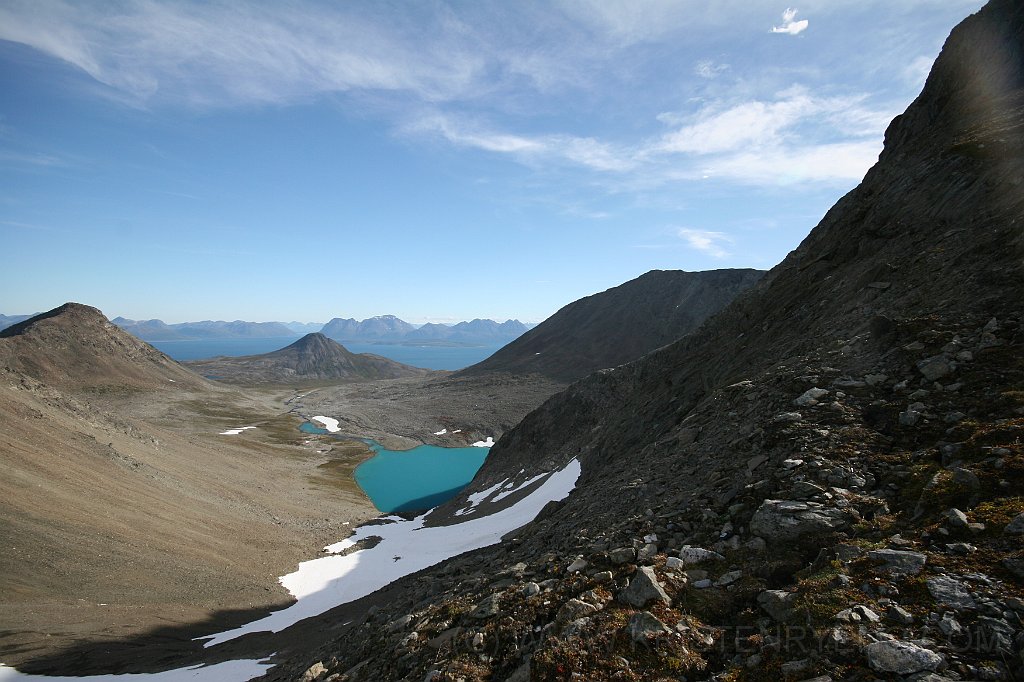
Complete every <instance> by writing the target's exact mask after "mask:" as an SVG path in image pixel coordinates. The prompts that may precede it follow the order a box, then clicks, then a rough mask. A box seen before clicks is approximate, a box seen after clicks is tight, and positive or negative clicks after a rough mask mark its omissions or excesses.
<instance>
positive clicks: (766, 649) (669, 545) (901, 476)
mask: <svg viewBox="0 0 1024 682" xmlns="http://www.w3.org/2000/svg"><path fill="white" fill-rule="evenodd" d="M965 322H966V321H965ZM900 327H901V328H900V330H899V331H898V338H899V339H900V341H901V343H900V344H899V345H898V346H895V347H893V348H892V349H891V351H892V352H890V353H884V354H882V358H881V359H880V360H879V362H878V364H877V365H875V366H871V367H867V368H865V369H864V370H863V372H862V373H858V374H851V373H846V372H843V371H841V370H840V369H837V367H836V366H839V367H841V366H842V365H843V364H844V362H843V357H844V356H845V355H847V354H851V355H852V354H855V352H854V351H853V350H852V348H851V347H850V346H851V345H852V346H857V345H859V344H866V343H870V340H869V339H863V338H862V339H850V340H848V341H849V343H848V344H844V345H842V346H837V347H836V348H835V349H834V350H833V351H831V352H830V353H827V354H824V355H816V356H809V357H804V358H802V360H803V361H804V362H803V363H801V365H802V368H804V369H806V368H810V369H813V370H814V371H813V373H811V374H807V373H800V374H797V373H794V372H793V371H791V370H787V369H786V368H778V369H776V370H774V371H772V372H769V373H766V374H765V375H763V376H760V377H757V378H756V379H752V380H747V381H743V382H740V383H738V384H736V385H733V386H729V387H727V388H725V389H723V390H722V395H721V399H720V400H718V401H715V400H712V401H709V402H708V403H707V407H706V408H705V409H702V410H700V411H698V412H697V413H695V414H694V416H693V418H692V419H691V420H689V428H691V429H693V430H694V432H697V433H701V436H700V437H701V438H705V437H707V438H708V439H709V440H710V441H711V442H715V441H714V438H713V435H712V434H710V433H709V432H710V431H714V430H717V429H736V430H737V433H739V434H740V435H739V436H738V438H737V440H739V441H742V445H740V444H739V443H737V448H742V449H744V450H747V451H749V452H751V453H756V454H751V456H750V457H749V459H748V460H747V461H746V465H745V466H744V467H743V468H742V469H741V470H739V471H732V472H730V471H724V470H723V471H722V472H721V474H722V476H721V477H718V476H715V475H711V476H707V475H705V474H706V472H707V470H708V469H709V468H713V467H714V464H711V465H710V466H709V465H708V464H707V463H708V462H711V463H714V462H716V461H717V462H720V463H722V464H724V463H725V460H726V458H725V457H715V455H714V454H713V453H703V454H704V455H705V456H704V457H702V458H701V459H700V461H701V462H702V465H701V466H695V465H692V464H687V463H686V462H685V461H683V462H680V461H673V458H672V457H671V456H670V455H669V454H668V453H666V456H664V457H662V458H656V459H654V460H651V459H646V460H644V461H645V464H646V466H645V467H644V468H643V469H638V470H637V471H636V485H635V487H634V488H632V489H631V490H625V491H623V492H622V494H623V495H625V496H628V498H629V499H630V500H631V501H632V504H633V509H634V513H633V514H631V515H629V516H628V517H626V518H618V519H617V520H610V519H608V518H606V517H605V515H603V514H602V512H601V506H602V504H601V498H600V496H598V495H595V496H593V499H591V500H590V501H589V502H588V501H587V500H585V499H584V500H576V502H575V505H574V506H575V507H576V508H577V509H579V508H580V507H584V508H587V507H588V505H589V508H590V509H591V510H592V513H591V514H582V515H581V514H578V513H577V514H575V515H573V516H572V517H566V516H565V515H560V514H559V513H558V512H557V511H554V512H552V513H551V514H550V515H548V518H545V519H541V520H540V521H538V523H537V524H535V526H536V527H535V528H533V529H531V532H530V533H529V534H528V537H526V538H524V539H522V540H521V541H512V542H511V543H506V545H503V546H502V547H501V548H500V549H497V550H483V551H481V552H477V553H474V554H471V555H467V556H464V557H459V558H457V559H455V560H453V561H451V562H449V563H448V564H446V565H445V566H444V567H443V568H440V569H437V570H432V571H428V572H425V573H424V574H421V575H420V576H419V577H418V578H416V579H415V580H412V581H409V584H408V585H406V586H405V588H404V590H403V591H402V592H401V595H402V596H401V597H399V598H394V597H393V598H392V601H391V602H390V603H389V604H388V605H386V606H384V607H383V608H381V609H379V610H377V611H376V612H375V613H370V614H368V615H367V616H366V618H365V619H364V621H363V622H362V623H361V624H357V633H358V634H357V635H356V636H355V637H353V635H352V634H348V635H344V636H343V637H342V639H343V640H344V641H346V642H349V643H351V642H353V641H355V642H359V644H360V645H361V646H360V647H359V648H357V649H352V648H350V647H344V648H339V647H338V646H336V645H333V644H330V643H328V644H327V645H326V646H324V647H323V648H322V649H321V653H320V656H319V660H316V661H312V658H311V657H308V656H307V657H306V661H312V663H316V664H319V665H313V666H312V669H310V665H309V664H306V663H302V664H298V665H297V667H293V668H288V667H282V668H281V669H278V670H275V671H272V673H271V674H270V675H269V676H268V679H323V680H332V679H333V680H380V679H389V680H400V679H405V680H505V679H508V680H527V679H532V680H570V679H580V680H584V679H585V680H604V679H608V680H663V679H664V680H679V679H709V678H710V677H711V676H712V674H713V676H714V679H716V680H769V679H772V680H778V679H782V680H808V679H812V678H813V679H816V680H829V679H831V680H861V679H862V680H874V679H914V680H929V681H930V682H939V681H941V680H977V679H981V680H1006V679H1017V677H1015V676H1016V675H1019V674H1020V673H1021V671H1022V667H1024V661H1022V658H1021V656H1022V645H1024V497H1022V494H1021V493H1022V491H1024V327H1022V324H1021V314H1020V313H1017V314H1016V315H1014V316H1013V317H1008V318H1006V319H1002V320H990V321H985V320H973V321H970V322H969V323H964V324H958V325H953V324H948V323H946V324H940V323H937V321H936V320H909V321H906V322H905V323H903V324H901V325H900ZM737 405H739V406H744V405H745V406H746V407H745V408H742V409H735V408H736V407H737ZM740 425H745V426H740ZM695 445H696V446H699V441H698V442H697V443H696V444H695ZM688 484H690V485H692V486H693V487H692V488H691V487H689V485H688ZM578 492H579V493H581V494H583V495H586V492H585V490H580V491H578ZM341 652H344V657H341V656H338V654H339V653H341ZM335 656H337V657H335Z"/></svg>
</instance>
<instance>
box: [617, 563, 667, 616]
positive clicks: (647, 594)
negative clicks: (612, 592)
mask: <svg viewBox="0 0 1024 682" xmlns="http://www.w3.org/2000/svg"><path fill="white" fill-rule="evenodd" d="M619 599H620V600H622V601H624V602H626V603H627V604H630V605H631V606H635V607H637V608H643V607H644V606H647V604H649V603H650V602H652V601H663V602H665V603H666V604H671V603H672V599H671V598H670V597H669V596H668V594H667V593H666V592H665V590H664V588H662V586H661V584H660V583H659V582H658V577H657V576H656V575H655V574H654V569H653V568H651V567H650V566H644V567H643V568H641V569H640V570H638V571H637V572H636V575H634V576H633V579H632V580H630V581H629V586H628V587H627V588H626V589H624V590H622V591H621V592H619Z"/></svg>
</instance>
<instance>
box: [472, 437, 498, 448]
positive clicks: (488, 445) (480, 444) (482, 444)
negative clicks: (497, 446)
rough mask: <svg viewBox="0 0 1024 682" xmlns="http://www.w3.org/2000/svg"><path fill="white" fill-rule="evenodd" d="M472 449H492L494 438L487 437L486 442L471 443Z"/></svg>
mask: <svg viewBox="0 0 1024 682" xmlns="http://www.w3.org/2000/svg"><path fill="white" fill-rule="evenodd" d="M473 447H474V448H492V447H494V436H487V440H478V441H477V442H475V443H473Z"/></svg>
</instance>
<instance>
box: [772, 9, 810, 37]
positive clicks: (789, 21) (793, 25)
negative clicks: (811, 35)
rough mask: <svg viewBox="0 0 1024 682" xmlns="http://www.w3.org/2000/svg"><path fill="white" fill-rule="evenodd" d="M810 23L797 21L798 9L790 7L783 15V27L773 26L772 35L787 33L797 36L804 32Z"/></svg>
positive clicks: (803, 20) (802, 20) (804, 20)
mask: <svg viewBox="0 0 1024 682" xmlns="http://www.w3.org/2000/svg"><path fill="white" fill-rule="evenodd" d="M808 23H809V22H808V21H807V20H806V19H801V20H800V21H796V9H795V8H793V7H790V8H788V9H786V11H785V12H783V13H782V26H772V33H786V34H789V35H791V36H795V35H796V34H798V33H800V32H802V31H804V30H805V29H806V28H807V24H808Z"/></svg>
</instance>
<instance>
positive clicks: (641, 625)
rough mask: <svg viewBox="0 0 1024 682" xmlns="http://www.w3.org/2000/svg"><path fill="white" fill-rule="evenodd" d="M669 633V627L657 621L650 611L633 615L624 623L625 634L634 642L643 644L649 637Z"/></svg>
mask: <svg viewBox="0 0 1024 682" xmlns="http://www.w3.org/2000/svg"><path fill="white" fill-rule="evenodd" d="M669 632H671V630H670V629H669V627H668V626H667V625H665V624H664V623H662V622H661V621H660V620H658V619H657V618H656V617H655V616H654V614H652V613H651V612H650V611H641V612H640V613H634V614H633V615H632V616H631V617H630V619H629V622H628V623H626V634H627V635H629V638H630V639H631V640H633V641H634V642H644V641H646V640H647V639H649V638H651V637H656V636H658V635H662V634H668V633H669Z"/></svg>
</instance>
